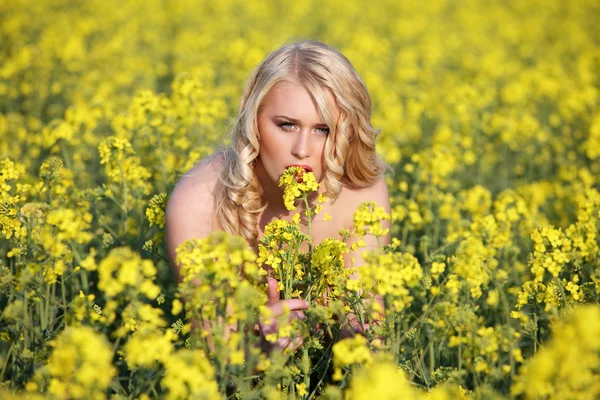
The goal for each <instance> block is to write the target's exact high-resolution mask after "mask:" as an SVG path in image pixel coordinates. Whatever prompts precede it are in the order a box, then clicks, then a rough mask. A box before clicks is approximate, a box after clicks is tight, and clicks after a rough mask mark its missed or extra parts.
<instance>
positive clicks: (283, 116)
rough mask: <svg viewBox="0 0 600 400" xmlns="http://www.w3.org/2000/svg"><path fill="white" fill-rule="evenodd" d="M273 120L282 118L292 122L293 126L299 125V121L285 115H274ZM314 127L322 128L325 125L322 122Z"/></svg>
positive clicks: (325, 125)
mask: <svg viewBox="0 0 600 400" xmlns="http://www.w3.org/2000/svg"><path fill="white" fill-rule="evenodd" d="M275 118H283V119H287V120H288V121H290V122H293V123H294V124H299V123H300V120H299V119H296V118H292V117H288V116H286V115H276V116H275ZM315 126H319V127H320V126H324V127H327V124H325V123H323V122H319V123H317V124H315Z"/></svg>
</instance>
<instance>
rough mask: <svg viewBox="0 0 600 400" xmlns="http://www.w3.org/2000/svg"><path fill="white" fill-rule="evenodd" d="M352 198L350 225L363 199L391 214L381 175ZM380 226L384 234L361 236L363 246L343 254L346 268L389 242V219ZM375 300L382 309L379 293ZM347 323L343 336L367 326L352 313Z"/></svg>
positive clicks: (353, 265) (356, 265)
mask: <svg viewBox="0 0 600 400" xmlns="http://www.w3.org/2000/svg"><path fill="white" fill-rule="evenodd" d="M352 200H353V201H352V202H351V204H352V207H353V208H352V209H351V215H350V221H349V225H350V226H352V225H353V222H352V215H353V214H354V211H356V208H357V207H358V206H359V205H360V204H361V203H362V202H365V201H374V202H375V203H377V206H379V207H383V209H384V210H385V212H386V213H388V214H390V215H391V206H390V197H389V192H388V188H387V184H386V182H385V178H384V177H381V178H380V179H379V180H378V181H377V182H375V184H373V185H372V186H371V187H369V188H366V189H362V190H359V191H355V192H354V193H353V196H352ZM349 211H350V210H349ZM381 226H382V228H383V229H388V232H387V234H386V235H384V236H379V237H376V236H374V235H371V234H367V235H365V236H364V237H363V240H364V242H365V246H363V247H361V248H359V249H357V250H354V251H353V250H350V251H349V252H348V253H346V254H345V256H344V264H345V265H346V267H347V268H349V267H360V266H361V265H363V264H364V263H365V262H364V260H363V259H362V256H361V254H362V253H363V252H365V251H370V250H375V249H377V248H380V247H383V246H385V245H387V244H389V243H390V237H391V234H390V232H389V229H390V228H391V219H390V220H383V221H381ZM354 241H356V238H354V239H350V240H349V243H348V246H350V245H351V244H352V243H353V242H354ZM353 278H354V279H357V278H358V277H357V276H356V274H355V275H354V276H352V277H351V279H353ZM375 301H377V302H378V303H379V305H380V306H381V308H382V309H383V306H384V304H383V298H382V297H381V296H379V295H375ZM348 323H349V325H350V326H351V328H352V329H351V330H348V331H347V332H343V335H344V336H349V335H352V334H354V333H364V332H365V331H366V330H367V329H368V328H369V327H368V326H362V325H361V324H360V322H359V321H358V318H357V317H356V316H355V315H354V314H353V313H350V314H349V316H348Z"/></svg>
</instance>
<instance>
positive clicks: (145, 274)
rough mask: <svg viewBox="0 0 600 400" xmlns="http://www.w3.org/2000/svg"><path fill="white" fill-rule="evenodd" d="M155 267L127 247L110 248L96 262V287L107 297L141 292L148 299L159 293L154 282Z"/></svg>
mask: <svg viewBox="0 0 600 400" xmlns="http://www.w3.org/2000/svg"><path fill="white" fill-rule="evenodd" d="M155 276H156V267H155V266H154V263H153V262H152V261H151V260H144V259H142V258H141V257H140V255H139V254H138V253H135V252H133V251H132V250H131V249H129V248H127V247H121V248H116V249H113V250H111V252H110V253H109V254H108V256H107V257H105V258H104V259H103V260H102V261H100V263H99V264H98V278H99V280H98V287H99V288H100V289H101V290H102V291H103V292H104V294H105V295H106V296H107V297H108V298H113V297H116V296H118V295H120V294H121V293H123V292H129V293H141V294H143V295H145V296H146V297H147V298H149V299H155V298H156V297H157V296H158V295H159V294H160V288H159V287H158V286H156V284H155V283H154V278H155Z"/></svg>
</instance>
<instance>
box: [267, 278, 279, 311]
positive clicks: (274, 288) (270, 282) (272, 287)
mask: <svg viewBox="0 0 600 400" xmlns="http://www.w3.org/2000/svg"><path fill="white" fill-rule="evenodd" d="M277 302H279V284H278V283H277V279H275V278H273V277H268V278H267V306H272V305H273V304H276V303H277Z"/></svg>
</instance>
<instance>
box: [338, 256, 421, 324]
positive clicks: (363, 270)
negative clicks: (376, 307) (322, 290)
mask: <svg viewBox="0 0 600 400" xmlns="http://www.w3.org/2000/svg"><path fill="white" fill-rule="evenodd" d="M363 259H364V260H365V265H363V266H361V267H359V268H357V269H358V275H359V277H360V286H359V287H360V289H363V290H366V291H368V292H371V293H377V294H379V295H381V296H384V298H386V303H389V304H390V305H391V306H392V308H391V309H390V312H398V313H399V312H402V311H403V310H404V309H405V308H406V307H407V306H408V305H409V304H410V302H411V301H412V300H413V296H412V294H411V288H412V287H415V286H417V285H418V284H419V282H420V280H421V278H422V277H423V270H422V269H421V265H420V264H419V260H417V258H415V256H413V255H411V254H409V253H399V252H397V253H396V252H394V253H384V254H378V253H376V252H367V253H366V254H364V255H363ZM348 285H352V287H353V286H354V283H353V282H352V281H349V282H348Z"/></svg>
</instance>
